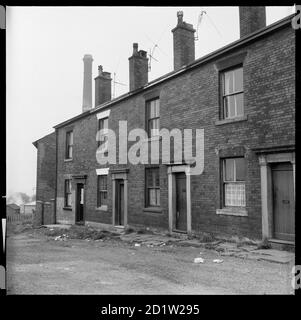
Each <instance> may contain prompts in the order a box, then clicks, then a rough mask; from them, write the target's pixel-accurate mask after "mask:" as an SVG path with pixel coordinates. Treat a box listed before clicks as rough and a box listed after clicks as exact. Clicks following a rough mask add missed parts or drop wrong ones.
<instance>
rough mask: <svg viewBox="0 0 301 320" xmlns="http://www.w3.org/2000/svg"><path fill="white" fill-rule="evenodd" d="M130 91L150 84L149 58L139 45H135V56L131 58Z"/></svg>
mask: <svg viewBox="0 0 301 320" xmlns="http://www.w3.org/2000/svg"><path fill="white" fill-rule="evenodd" d="M129 69H130V70H129V71H130V72H129V75H130V91H133V90H136V89H139V88H141V87H143V86H145V85H146V84H147V83H148V58H147V53H146V51H144V50H139V52H138V43H134V44H133V54H132V56H131V57H129Z"/></svg>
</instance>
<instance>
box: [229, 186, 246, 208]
mask: <svg viewBox="0 0 301 320" xmlns="http://www.w3.org/2000/svg"><path fill="white" fill-rule="evenodd" d="M245 205H246V198H245V184H244V183H226V184H225V206H239V207H243V206H245Z"/></svg>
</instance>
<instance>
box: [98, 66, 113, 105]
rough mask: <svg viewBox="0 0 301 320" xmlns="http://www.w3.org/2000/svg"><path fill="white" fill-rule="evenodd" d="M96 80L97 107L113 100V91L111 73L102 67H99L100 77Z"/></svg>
mask: <svg viewBox="0 0 301 320" xmlns="http://www.w3.org/2000/svg"><path fill="white" fill-rule="evenodd" d="M94 80H95V107H97V106H99V105H100V104H102V103H104V102H106V101H109V100H111V98H112V95H111V94H112V90H111V81H112V78H111V73H110V72H105V71H103V69H102V66H98V76H97V77H96V78H95V79H94Z"/></svg>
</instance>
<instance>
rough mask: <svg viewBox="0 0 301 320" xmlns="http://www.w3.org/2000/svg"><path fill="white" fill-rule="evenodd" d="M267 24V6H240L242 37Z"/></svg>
mask: <svg viewBox="0 0 301 320" xmlns="http://www.w3.org/2000/svg"><path fill="white" fill-rule="evenodd" d="M265 26H266V15H265V7H264V6H261V7H258V6H257V7H256V6H252V7H245V6H243V7H239V28H240V37H241V38H243V37H245V36H247V35H248V34H250V33H253V32H255V31H257V30H259V29H261V28H264V27H265Z"/></svg>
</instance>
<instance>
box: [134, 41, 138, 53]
mask: <svg viewBox="0 0 301 320" xmlns="http://www.w3.org/2000/svg"><path fill="white" fill-rule="evenodd" d="M135 54H138V43H133V55H135Z"/></svg>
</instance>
